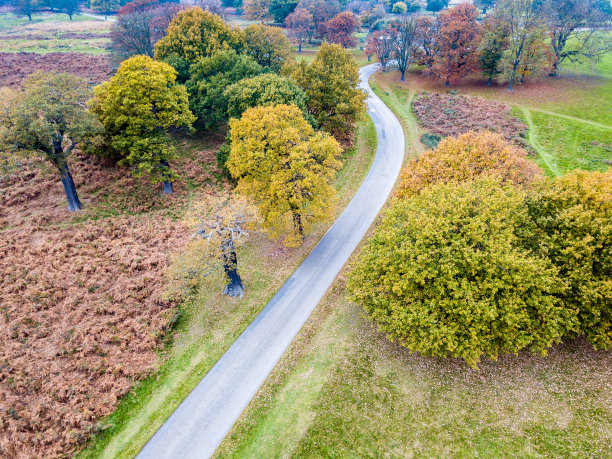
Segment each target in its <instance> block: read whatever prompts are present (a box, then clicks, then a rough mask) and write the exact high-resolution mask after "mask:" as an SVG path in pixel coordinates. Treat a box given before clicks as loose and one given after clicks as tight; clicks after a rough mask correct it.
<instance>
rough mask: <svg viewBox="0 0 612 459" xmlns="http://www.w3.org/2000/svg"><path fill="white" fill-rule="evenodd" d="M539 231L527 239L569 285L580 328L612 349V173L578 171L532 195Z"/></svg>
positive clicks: (569, 302) (571, 307) (571, 305)
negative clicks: (550, 262) (549, 261)
mask: <svg viewBox="0 0 612 459" xmlns="http://www.w3.org/2000/svg"><path fill="white" fill-rule="evenodd" d="M529 212H530V217H531V220H532V221H533V222H534V225H535V230H534V232H533V233H532V234H530V235H529V236H530V237H527V238H526V243H527V245H528V246H529V247H530V248H531V249H532V250H533V251H534V252H536V253H540V254H542V255H543V256H546V257H548V258H549V259H550V260H551V261H552V263H553V264H554V265H555V266H556V267H557V268H558V269H559V274H560V276H561V278H562V279H563V280H564V282H565V283H566V285H567V286H568V290H567V291H566V292H565V293H564V295H563V297H562V298H563V301H564V302H565V304H566V307H567V308H568V310H573V311H577V312H578V319H579V323H580V326H579V332H580V333H581V334H583V335H585V336H586V337H587V339H588V340H589V341H590V342H591V343H592V344H593V346H595V347H596V348H598V349H610V348H611V347H612V306H611V305H612V280H611V279H612V172H611V171H608V172H605V173H602V172H585V171H575V172H572V173H569V174H566V175H563V176H561V177H559V178H557V179H555V180H554V181H551V182H548V183H547V185H546V186H544V187H542V188H540V189H539V191H538V193H535V195H533V196H532V197H531V198H530V199H529Z"/></svg>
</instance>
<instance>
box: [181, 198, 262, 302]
mask: <svg viewBox="0 0 612 459" xmlns="http://www.w3.org/2000/svg"><path fill="white" fill-rule="evenodd" d="M189 220H191V221H192V222H193V224H194V225H193V226H194V227H195V228H194V229H195V232H194V234H193V236H194V238H195V239H196V241H194V243H192V244H190V247H188V248H187V249H186V252H187V256H188V255H190V254H191V253H192V252H195V257H194V258H195V260H196V262H195V263H193V266H189V267H188V268H187V269H186V270H185V271H186V272H185V273H184V274H183V275H182V276H181V277H183V280H184V281H187V284H188V285H189V284H191V283H192V282H193V281H194V280H195V279H197V278H202V277H207V276H208V275H210V274H211V273H212V272H214V271H215V270H216V267H217V265H218V264H219V261H220V262H221V265H222V267H223V271H224V273H225V278H226V284H225V287H224V289H223V294H224V295H228V296H230V297H232V298H242V297H243V296H244V293H245V291H244V284H243V283H242V278H241V277H240V274H239V273H238V254H237V250H238V248H239V247H240V246H242V245H244V244H245V243H246V242H247V241H248V238H249V236H250V234H249V230H250V228H251V227H253V226H254V224H255V223H256V210H255V209H254V208H253V206H252V205H251V204H250V203H249V202H248V201H246V200H245V199H244V198H241V197H239V196H223V195H222V196H219V197H214V198H213V197H208V198H205V199H202V200H200V201H198V202H196V203H195V205H194V208H193V209H192V210H191V211H190V212H189Z"/></svg>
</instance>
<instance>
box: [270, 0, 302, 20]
mask: <svg viewBox="0 0 612 459" xmlns="http://www.w3.org/2000/svg"><path fill="white" fill-rule="evenodd" d="M297 4H298V0H270V6H269V7H268V12H269V13H270V16H272V19H274V22H276V23H278V24H282V23H284V22H285V19H286V18H287V16H289V15H290V14H291V13H293V10H295V7H296V6H297Z"/></svg>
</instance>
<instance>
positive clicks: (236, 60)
mask: <svg viewBox="0 0 612 459" xmlns="http://www.w3.org/2000/svg"><path fill="white" fill-rule="evenodd" d="M261 72H263V68H262V67H261V66H260V65H259V64H258V63H257V62H255V59H253V58H252V57H250V56H247V55H246V54H236V51H234V50H231V49H230V50H226V51H219V52H217V53H215V54H213V55H212V56H210V57H205V58H203V59H200V60H199V61H198V62H197V63H196V64H194V65H193V66H191V78H190V79H189V80H188V81H187V84H186V86H187V91H188V93H189V105H190V107H191V110H192V111H193V113H194V114H195V115H196V116H197V118H198V125H199V126H201V127H202V128H204V129H207V130H208V129H213V128H215V127H216V126H217V125H218V124H219V123H221V122H224V121H225V120H227V116H228V115H227V112H228V99H227V96H225V95H224V91H225V90H226V89H227V88H228V87H230V86H231V85H232V84H234V83H236V82H238V81H240V80H242V79H243V78H249V77H252V76H255V75H259V74H260V73H261Z"/></svg>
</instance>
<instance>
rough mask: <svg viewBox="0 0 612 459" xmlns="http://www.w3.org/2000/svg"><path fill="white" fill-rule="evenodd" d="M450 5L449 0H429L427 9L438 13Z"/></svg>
mask: <svg viewBox="0 0 612 459" xmlns="http://www.w3.org/2000/svg"><path fill="white" fill-rule="evenodd" d="M447 6H448V0H427V6H426V7H425V9H426V10H427V11H431V12H432V13H437V12H438V11H440V10H443V9H444V8H445V7H447Z"/></svg>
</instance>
